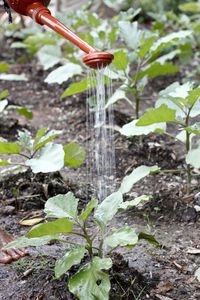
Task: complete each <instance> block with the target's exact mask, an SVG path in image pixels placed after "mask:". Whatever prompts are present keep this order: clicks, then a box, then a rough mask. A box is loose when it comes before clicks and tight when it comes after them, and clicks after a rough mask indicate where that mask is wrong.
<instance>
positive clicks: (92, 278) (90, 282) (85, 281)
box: [68, 257, 112, 300]
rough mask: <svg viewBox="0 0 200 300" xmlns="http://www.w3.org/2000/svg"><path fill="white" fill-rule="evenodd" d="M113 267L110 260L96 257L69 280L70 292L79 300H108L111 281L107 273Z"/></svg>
mask: <svg viewBox="0 0 200 300" xmlns="http://www.w3.org/2000/svg"><path fill="white" fill-rule="evenodd" d="M111 266H112V260H111V259H110V258H102V259H101V258H99V257H95V258H94V259H93V261H92V262H91V263H89V264H87V265H86V266H84V267H83V268H81V269H80V270H79V271H78V272H77V273H76V274H75V275H74V276H72V277H71V278H70V280H69V285H68V287H69V290H70V292H72V293H73V294H74V295H75V296H76V297H78V299H79V300H86V299H87V300H95V299H96V300H97V299H98V300H108V299H109V291H110V280H109V276H108V274H107V273H105V272H103V271H102V270H109V269H110V268H111Z"/></svg>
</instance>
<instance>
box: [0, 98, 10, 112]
mask: <svg viewBox="0 0 200 300" xmlns="http://www.w3.org/2000/svg"><path fill="white" fill-rule="evenodd" d="M7 105H8V100H1V101H0V113H1V112H2V111H4V109H5V108H6V106H7Z"/></svg>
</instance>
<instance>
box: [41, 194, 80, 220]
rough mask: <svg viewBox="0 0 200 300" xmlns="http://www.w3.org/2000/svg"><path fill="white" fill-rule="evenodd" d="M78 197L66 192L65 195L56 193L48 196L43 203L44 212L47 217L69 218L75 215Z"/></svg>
mask: <svg viewBox="0 0 200 300" xmlns="http://www.w3.org/2000/svg"><path fill="white" fill-rule="evenodd" d="M77 205H78V199H76V198H75V196H74V195H73V193H71V192H68V193H67V194H65V195H57V196H55V197H52V198H49V199H48V200H47V202H46V203H45V209H44V212H45V213H46V214H47V217H49V218H70V219H74V218H76V216H77Z"/></svg>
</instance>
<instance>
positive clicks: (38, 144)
mask: <svg viewBox="0 0 200 300" xmlns="http://www.w3.org/2000/svg"><path fill="white" fill-rule="evenodd" d="M61 132H62V131H60V130H50V131H48V130H47V128H41V129H40V130H39V131H38V132H37V135H36V138H35V140H34V144H33V149H34V150H39V149H41V148H42V147H43V146H45V145H46V144H48V143H49V142H51V141H53V140H54V139H55V138H56V137H57V136H58V135H59V134H60V133H61Z"/></svg>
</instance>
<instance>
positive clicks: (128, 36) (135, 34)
mask: <svg viewBox="0 0 200 300" xmlns="http://www.w3.org/2000/svg"><path fill="white" fill-rule="evenodd" d="M118 24H119V28H120V35H121V37H122V39H123V40H124V41H125V43H126V45H127V46H128V47H129V48H131V49H134V50H136V49H137V48H138V46H139V41H140V38H141V30H139V29H138V23H137V22H133V23H131V22H127V21H119V23H118Z"/></svg>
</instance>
